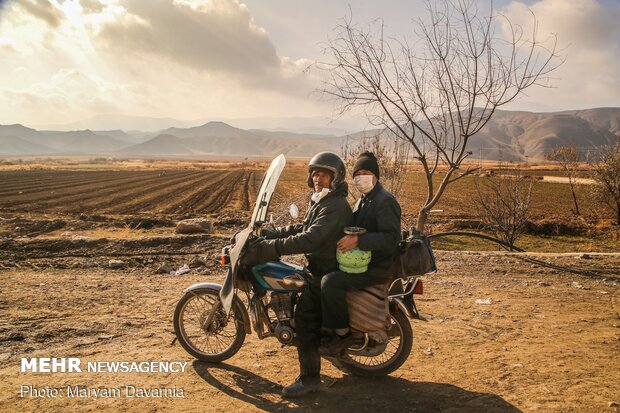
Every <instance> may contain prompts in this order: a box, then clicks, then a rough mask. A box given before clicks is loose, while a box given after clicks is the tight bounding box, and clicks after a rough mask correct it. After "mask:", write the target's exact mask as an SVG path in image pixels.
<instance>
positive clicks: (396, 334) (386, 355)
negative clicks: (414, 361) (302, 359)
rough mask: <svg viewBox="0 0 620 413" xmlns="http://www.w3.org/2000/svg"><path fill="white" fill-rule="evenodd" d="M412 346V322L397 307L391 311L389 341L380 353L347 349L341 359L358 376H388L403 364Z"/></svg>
mask: <svg viewBox="0 0 620 413" xmlns="http://www.w3.org/2000/svg"><path fill="white" fill-rule="evenodd" d="M412 346H413V330H412V329H411V323H409V319H408V318H407V316H406V315H405V314H403V312H402V311H400V310H398V309H396V310H392V311H390V328H389V330H388V341H387V344H385V347H384V349H383V351H382V352H381V353H380V354H377V355H374V356H365V355H359V354H356V352H355V351H349V350H347V352H346V354H345V355H344V356H341V357H340V360H341V361H342V362H343V363H344V364H345V366H346V369H347V370H349V371H350V372H351V373H352V374H354V375H356V376H365V377H380V376H386V375H388V374H390V373H392V372H393V371H395V370H396V369H398V368H399V367H400V366H402V365H403V363H404V362H405V361H406V360H407V357H409V354H410V353H411V347H412Z"/></svg>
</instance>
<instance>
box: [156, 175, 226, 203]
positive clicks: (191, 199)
mask: <svg viewBox="0 0 620 413" xmlns="http://www.w3.org/2000/svg"><path fill="white" fill-rule="evenodd" d="M230 174H232V171H218V174H217V175H216V176H212V177H210V179H207V180H204V181H203V182H201V183H200V185H198V186H196V188H194V189H193V190H192V191H187V192H186V193H184V194H181V195H178V196H176V197H175V199H174V200H173V201H172V202H169V203H168V204H166V203H162V204H160V210H162V212H165V213H173V214H179V213H191V212H204V211H202V210H198V209H197V208H196V205H199V204H200V203H201V202H202V201H203V200H204V199H205V198H206V197H208V196H209V192H210V191H211V190H212V188H213V187H216V186H219V185H220V184H221V181H222V180H225V179H226V177H228V175H230Z"/></svg>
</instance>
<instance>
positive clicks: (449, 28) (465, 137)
mask: <svg viewBox="0 0 620 413" xmlns="http://www.w3.org/2000/svg"><path fill="white" fill-rule="evenodd" d="M426 5H427V11H428V16H427V17H425V18H421V19H419V20H418V21H417V24H416V30H415V31H414V32H415V34H416V35H417V39H416V42H415V43H409V42H408V41H407V40H404V39H403V40H395V39H386V37H384V25H383V22H382V21H381V20H377V21H375V22H374V23H372V24H370V25H369V26H368V27H366V28H359V27H357V26H355V25H354V24H353V22H352V18H351V17H347V18H345V19H343V20H342V21H341V23H340V24H338V25H337V27H336V33H337V34H336V36H335V37H334V38H333V39H331V40H329V41H328V44H327V47H326V50H325V52H326V55H327V56H328V57H329V59H328V60H330V61H329V62H325V63H319V64H318V67H319V68H321V69H323V70H326V71H327V74H328V76H327V80H326V83H325V86H324V88H323V91H324V93H326V94H327V95H328V96H331V97H334V98H336V100H337V101H338V102H339V113H340V114H342V113H345V112H347V111H349V110H352V109H356V108H360V109H362V110H363V111H364V112H365V114H366V117H367V118H368V120H369V122H370V123H371V124H372V125H376V126H381V127H383V128H385V132H386V133H387V134H388V135H390V136H394V137H396V138H398V139H402V140H404V141H406V142H408V143H409V144H410V145H411V147H412V148H413V154H412V155H413V156H414V157H415V158H416V159H417V160H419V161H420V163H421V165H422V168H423V170H424V173H425V175H426V186H427V194H426V198H425V200H424V204H423V206H422V207H421V209H420V211H419V214H418V219H417V224H416V226H417V228H418V229H419V230H422V229H423V228H424V224H425V222H426V220H427V218H428V213H429V211H430V210H431V209H432V208H433V206H434V205H435V204H437V202H438V201H439V199H440V198H441V196H442V195H443V193H444V191H445V189H446V186H447V185H448V184H450V183H452V182H454V181H456V180H458V179H460V178H462V177H464V176H467V175H469V174H470V173H472V172H474V171H475V170H476V169H478V168H473V167H472V168H467V170H465V171H459V170H460V168H461V165H462V163H463V161H464V160H465V159H467V157H468V156H470V155H471V154H472V153H471V152H470V151H468V150H467V144H468V142H469V140H470V139H471V137H472V136H474V135H475V134H476V133H478V132H479V131H480V130H481V129H482V128H483V127H484V126H485V125H486V124H487V122H488V121H489V119H491V117H492V116H493V114H494V112H495V110H496V109H497V108H499V107H502V106H503V105H505V104H507V103H509V102H511V101H513V100H514V99H516V98H517V97H518V96H519V95H521V94H522V93H523V92H524V91H525V90H526V89H528V88H529V87H531V86H533V85H537V84H538V85H543V86H546V85H547V84H548V80H549V78H548V75H549V74H550V73H551V72H552V71H553V70H554V69H555V68H557V67H558V66H559V65H560V64H561V63H562V58H560V57H559V55H558V52H557V49H556V40H555V38H552V39H551V41H550V45H549V47H546V46H545V43H548V42H546V41H545V42H541V41H540V40H539V39H538V33H537V23H536V19H535V17H534V15H532V20H533V26H532V27H533V29H532V31H531V33H530V35H529V36H525V34H524V30H523V29H522V28H521V27H520V26H517V25H513V24H512V23H511V22H510V20H509V19H508V18H506V17H504V16H499V17H498V16H497V15H494V14H493V13H492V10H491V13H490V14H489V16H482V15H481V13H480V12H479V10H478V9H477V7H476V4H475V2H474V1H472V0H437V1H430V0H429V1H427V3H426ZM502 19H503V20H502ZM498 20H500V21H501V22H502V23H503V27H504V29H505V30H504V31H505V32H507V35H506V36H503V37H500V36H498V35H496V30H497V29H498ZM439 167H441V168H446V170H447V172H446V174H445V175H444V176H443V177H442V178H441V180H439V182H438V184H437V183H436V182H434V181H433V176H434V175H435V173H436V171H437V170H438V168H439Z"/></svg>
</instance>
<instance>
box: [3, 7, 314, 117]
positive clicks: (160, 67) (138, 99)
mask: <svg viewBox="0 0 620 413" xmlns="http://www.w3.org/2000/svg"><path fill="white" fill-rule="evenodd" d="M50 4H52V3H50ZM53 7H55V12H54V13H56V15H57V16H58V20H57V23H56V26H54V25H50V24H49V22H44V21H43V20H42V19H41V17H40V16H35V15H33V14H32V10H31V9H30V8H28V7H22V5H19V4H18V3H11V4H10V7H7V10H6V12H4V11H3V15H2V20H1V23H2V24H0V60H1V61H10V62H11V63H12V65H13V68H14V69H13V70H10V71H9V75H8V76H4V77H2V78H0V105H1V106H3V107H6V108H8V109H7V110H4V111H3V112H2V113H0V123H13V122H22V123H28V124H42V123H47V124H50V123H62V122H66V121H71V120H78V119H80V118H84V117H89V116H92V115H95V114H97V113H102V112H118V113H124V114H130V115H143V116H162V117H163V116H165V117H176V118H180V119H199V118H214V117H244V116H245V117H251V116H267V115H272V116H284V115H291V113H290V109H291V107H295V108H298V109H299V110H300V111H302V112H303V113H305V114H307V115H309V116H313V115H317V114H320V113H324V111H323V110H322V109H321V108H320V104H319V103H317V102H316V101H312V100H310V99H309V94H310V92H311V91H312V90H313V89H314V83H313V81H314V79H313V78H311V77H310V76H307V75H304V74H303V73H302V71H303V69H304V68H305V66H306V64H307V62H305V61H304V60H303V59H302V60H298V61H291V60H290V59H287V58H286V57H283V56H279V55H278V54H277V52H276V49H275V46H274V45H273V43H272V42H271V40H270V39H269V36H268V34H267V32H266V31H265V30H264V29H263V28H261V27H259V26H258V25H257V24H256V23H255V22H254V20H253V18H252V16H251V14H250V12H249V10H248V9H247V8H246V7H245V6H244V5H242V4H240V3H239V2H238V1H237V0H213V1H211V2H208V3H204V2H203V3H202V4H201V5H196V4H191V5H190V4H188V3H187V1H184V2H181V1H176V2H172V1H164V0H149V1H140V0H121V1H118V0H100V1H95V0H86V1H85V0H81V1H77V0H67V1H64V2H61V3H56V2H55V1H54V4H53ZM18 68H19V70H17V69H18Z"/></svg>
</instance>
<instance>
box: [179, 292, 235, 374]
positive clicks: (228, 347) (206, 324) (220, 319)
mask: <svg viewBox="0 0 620 413" xmlns="http://www.w3.org/2000/svg"><path fill="white" fill-rule="evenodd" d="M213 311H214V313H213V314H211V313H212V312H213ZM240 311H242V310H241V309H239V308H238V307H237V306H236V305H234V304H233V308H232V310H231V311H230V313H229V314H228V316H227V315H226V313H225V312H224V307H222V304H221V302H220V299H219V291H217V290H214V289H210V288H202V289H197V290H192V291H188V292H186V293H185V295H183V297H181V299H180V300H179V302H178V304H177V306H176V309H175V311H174V318H173V324H174V332H175V334H176V336H177V339H178V340H179V343H181V345H182V346H183V348H184V349H185V350H186V351H187V352H188V353H189V354H191V355H192V356H194V357H196V358H197V359H199V360H202V361H208V362H211V363H218V362H221V361H224V360H226V359H228V358H230V357H232V356H234V355H235V354H236V353H237V352H238V351H239V349H240V348H241V346H242V345H243V342H244V340H245V329H244V326H243V321H242V320H243V318H242V315H241V314H240ZM210 316H211V317H210Z"/></svg>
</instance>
